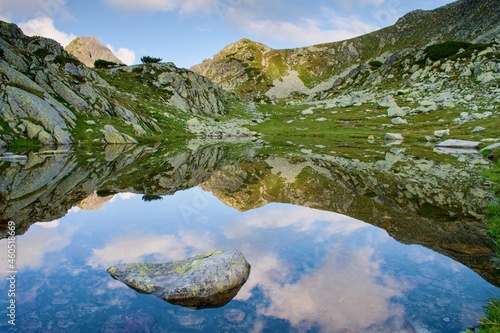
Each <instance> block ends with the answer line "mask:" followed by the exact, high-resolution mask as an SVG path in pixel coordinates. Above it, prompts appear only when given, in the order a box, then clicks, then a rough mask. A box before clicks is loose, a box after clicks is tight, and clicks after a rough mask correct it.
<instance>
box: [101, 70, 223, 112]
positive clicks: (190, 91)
mask: <svg viewBox="0 0 500 333" xmlns="http://www.w3.org/2000/svg"><path fill="white" fill-rule="evenodd" d="M111 74H112V75H113V76H114V77H115V78H118V79H119V78H123V79H125V80H130V79H131V77H130V74H135V76H134V77H133V78H132V79H133V80H135V81H136V82H137V83H138V84H141V85H146V86H148V87H149V89H150V90H151V93H153V92H155V93H156V94H157V95H159V96H161V98H162V99H163V100H165V101H166V102H167V103H168V105H169V106H172V107H175V108H177V109H179V110H181V111H183V112H185V113H188V114H194V115H221V114H225V113H227V111H228V108H227V100H228V98H229V97H230V95H229V94H227V93H226V92H225V91H224V90H222V89H221V88H220V87H218V86H216V85H214V84H213V83H212V82H211V81H210V80H209V79H207V78H206V77H204V76H201V75H199V74H197V73H195V72H192V71H190V70H187V69H182V68H177V67H176V66H175V65H174V64H173V63H159V64H148V65H134V66H128V67H118V68H115V69H113V70H111Z"/></svg>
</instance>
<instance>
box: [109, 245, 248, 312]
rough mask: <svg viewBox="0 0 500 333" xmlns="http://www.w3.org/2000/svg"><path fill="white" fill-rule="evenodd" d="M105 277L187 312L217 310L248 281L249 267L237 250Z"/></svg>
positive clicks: (126, 267)
mask: <svg viewBox="0 0 500 333" xmlns="http://www.w3.org/2000/svg"><path fill="white" fill-rule="evenodd" d="M108 273H109V274H110V275H111V276H112V277H113V278H115V279H117V280H119V281H121V282H123V283H125V284H126V285H128V286H129V287H131V288H132V289H135V290H137V291H139V292H141V293H145V294H153V295H155V296H157V297H160V298H162V299H163V300H165V301H167V302H169V303H172V304H176V305H182V306H186V307H190V308H196V309H200V308H210V307H220V306H223V305H225V304H227V303H228V302H229V301H230V300H231V299H233V297H234V296H236V294H237V293H238V291H239V290H240V288H241V287H242V286H243V284H244V283H245V282H246V280H247V279H248V276H249V274H250V264H249V263H248V262H247V261H246V259H245V257H244V256H243V254H242V253H241V252H240V251H238V250H228V251H215V252H208V253H204V254H200V255H197V256H194V257H191V258H188V259H184V260H179V261H174V262H170V263H163V264H156V263H133V264H119V265H115V266H112V267H110V268H108Z"/></svg>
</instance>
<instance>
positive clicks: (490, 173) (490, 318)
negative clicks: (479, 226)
mask: <svg viewBox="0 0 500 333" xmlns="http://www.w3.org/2000/svg"><path fill="white" fill-rule="evenodd" d="M490 153H492V154H493V155H496V156H499V154H500V149H496V150H494V151H492V152H490V151H488V152H486V154H490ZM484 176H485V177H486V178H488V179H489V180H490V181H492V182H493V184H494V191H495V194H496V195H497V202H496V203H493V204H491V205H489V206H488V207H487V209H486V222H487V224H488V233H489V234H490V235H491V236H492V237H493V239H494V240H495V243H496V245H497V259H498V258H499V257H500V161H499V160H496V161H495V162H494V163H493V165H492V167H491V168H490V169H489V170H487V171H485V172H484ZM484 313H485V316H484V317H483V318H481V319H480V322H481V324H480V325H479V326H478V327H476V328H474V329H473V330H472V332H479V333H498V332H500V299H498V298H493V299H491V300H489V301H488V304H487V305H486V307H485V308H484ZM467 332H471V331H467Z"/></svg>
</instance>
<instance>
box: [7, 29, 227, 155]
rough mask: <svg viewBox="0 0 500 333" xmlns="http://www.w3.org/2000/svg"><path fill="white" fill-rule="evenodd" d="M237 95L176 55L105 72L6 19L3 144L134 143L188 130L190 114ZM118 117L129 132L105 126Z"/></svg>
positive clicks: (221, 105)
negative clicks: (179, 63) (114, 132)
mask: <svg viewBox="0 0 500 333" xmlns="http://www.w3.org/2000/svg"><path fill="white" fill-rule="evenodd" d="M99 57H100V56H99ZM108 59H109V58H108ZM103 77H104V78H106V79H107V80H108V81H110V82H108V81H105V80H104V79H103ZM137 87H139V88H140V89H138V90H137V89H135V88H137ZM229 97H230V96H229V95H228V94H227V93H225V92H224V91H223V90H222V89H220V88H218V87H216V86H214V85H213V84H212V82H210V80H208V79H207V78H205V77H203V76H201V75H199V74H196V73H194V72H191V71H189V70H185V69H179V68H177V67H175V66H174V65H173V64H171V63H168V64H151V65H138V66H132V67H122V68H120V69H117V70H115V71H113V72H112V73H111V74H110V71H107V70H102V71H100V72H99V74H98V72H96V71H95V70H92V69H90V68H89V67H87V66H86V65H85V64H83V63H82V62H80V60H78V59H77V58H75V57H74V56H73V55H71V54H69V53H68V52H67V51H65V50H64V49H63V48H62V47H61V46H60V45H59V44H58V43H57V42H55V41H54V40H52V39H47V38H43V37H28V36H25V35H24V34H23V33H22V31H21V30H20V29H19V28H18V27H17V26H16V25H14V24H8V23H5V22H2V21H0V116H1V121H0V146H5V145H9V144H10V143H11V142H13V141H14V140H16V139H32V140H37V141H39V142H41V143H42V144H44V145H62V144H71V143H77V142H96V141H104V142H106V143H110V142H114V143H118V142H126V143H130V142H135V141H136V140H137V139H140V138H143V137H152V136H157V135H160V134H165V135H167V134H169V133H178V132H181V131H184V133H185V127H186V124H185V121H186V120H187V119H189V118H188V117H187V116H184V114H190V115H191V116H192V115H193V114H194V115H200V116H204V115H219V114H223V113H226V112H227V111H228V105H227V104H228V100H229ZM179 114H180V115H179ZM111 124H113V125H114V126H115V127H117V128H120V132H121V134H122V135H121V137H122V139H123V140H121V139H119V140H114V139H110V136H109V135H108V137H107V138H104V134H103V133H108V134H109V127H108V130H106V129H105V128H104V126H105V125H111ZM176 131H177V132H176ZM75 133H76V135H75Z"/></svg>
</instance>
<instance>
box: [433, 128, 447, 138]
mask: <svg viewBox="0 0 500 333" xmlns="http://www.w3.org/2000/svg"><path fill="white" fill-rule="evenodd" d="M448 135H450V130H449V129H446V130H440V131H435V132H434V136H436V137H437V138H442V137H443V136H448Z"/></svg>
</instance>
